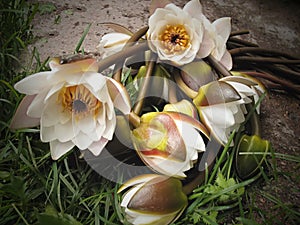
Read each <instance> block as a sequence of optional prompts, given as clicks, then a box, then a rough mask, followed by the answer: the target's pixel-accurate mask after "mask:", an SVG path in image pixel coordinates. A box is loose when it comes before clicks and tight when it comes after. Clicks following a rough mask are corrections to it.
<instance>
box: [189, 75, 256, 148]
mask: <svg viewBox="0 0 300 225" xmlns="http://www.w3.org/2000/svg"><path fill="white" fill-rule="evenodd" d="M257 85H258V84H257V83H255V82H254V80H251V79H247V78H239V77H234V76H233V77H228V78H227V77H226V78H224V79H223V78H222V79H220V80H219V81H213V82H211V83H209V84H207V85H204V86H202V87H201V88H200V89H199V92H198V95H197V96H196V97H195V98H194V100H193V102H194V104H195V105H196V106H197V108H198V111H199V114H200V118H201V121H202V122H203V123H204V124H205V125H206V126H207V127H208V128H209V130H210V131H211V133H212V134H213V135H214V137H215V138H216V139H217V140H218V141H219V142H220V143H221V144H222V145H226V144H227V142H228V138H229V136H230V134H231V132H232V131H233V130H237V129H238V128H239V127H240V125H241V123H243V122H244V121H245V116H244V114H246V113H247V110H246V107H245V105H246V104H249V103H251V102H252V99H251V97H253V98H254V99H258V98H259V94H258V92H256V91H255V90H254V89H253V86H257ZM232 144H233V143H232Z"/></svg>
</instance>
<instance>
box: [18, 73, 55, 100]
mask: <svg viewBox="0 0 300 225" xmlns="http://www.w3.org/2000/svg"><path fill="white" fill-rule="evenodd" d="M51 75H53V72H48V71H47V72H40V73H36V74H33V75H30V76H28V77H25V78H24V79H23V80H20V81H19V82H18V83H16V84H15V86H14V87H15V89H16V90H17V91H19V92H21V93H23V94H26V95H34V94H38V93H40V92H42V91H45V89H48V88H49V80H48V77H49V76H51Z"/></svg>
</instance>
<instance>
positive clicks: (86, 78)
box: [80, 72, 106, 94]
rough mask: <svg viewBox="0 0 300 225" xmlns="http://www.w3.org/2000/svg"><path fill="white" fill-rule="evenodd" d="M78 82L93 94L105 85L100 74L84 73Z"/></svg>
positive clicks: (103, 78)
mask: <svg viewBox="0 0 300 225" xmlns="http://www.w3.org/2000/svg"><path fill="white" fill-rule="evenodd" d="M80 82H81V83H82V84H84V85H85V86H86V87H87V88H88V89H89V90H90V91H91V92H93V93H94V94H95V93H98V92H99V91H100V90H102V89H103V87H104V86H105V85H106V77H105V76H103V75H102V74H101V73H96V72H85V73H84V75H83V76H82V80H81V81H80Z"/></svg>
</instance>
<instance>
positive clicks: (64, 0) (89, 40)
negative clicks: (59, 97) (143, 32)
mask: <svg viewBox="0 0 300 225" xmlns="http://www.w3.org/2000/svg"><path fill="white" fill-rule="evenodd" d="M31 1H34V0H31ZM35 1H37V0H35ZM38 2H43V3H45V4H46V5H49V3H52V4H53V5H54V6H55V9H53V10H51V13H46V12H45V13H44V14H42V15H37V17H36V18H35V20H34V34H35V35H36V36H37V37H38V38H37V41H36V42H35V43H34V45H33V46H35V47H36V48H37V49H38V51H39V53H40V56H41V59H42V60H44V59H46V58H47V57H49V56H50V57H52V56H59V55H64V54H71V53H72V52H73V51H74V49H75V47H76V45H77V43H78V41H79V39H80V37H81V35H82V33H83V31H84V29H85V28H86V27H87V25H88V24H90V23H91V24H92V25H91V28H90V31H89V33H88V35H87V37H86V39H85V41H84V43H83V46H84V49H85V51H87V52H95V51H96V46H97V45H98V42H99V40H100V37H101V36H102V35H103V34H105V33H106V32H108V29H106V28H105V27H104V26H103V25H101V23H103V22H115V23H119V24H122V25H124V26H126V27H128V28H129V29H131V30H133V31H136V30H137V29H139V28H141V27H142V26H145V25H146V24H147V21H148V16H149V13H148V5H149V3H150V1H149V0H148V1H147V0H129V1H119V0H104V1H99V0H86V1H83V0H60V1H56V0H49V1H38ZM173 2H174V3H175V4H176V5H178V6H184V4H185V3H186V2H187V1H184V0H176V1H173ZM201 3H202V5H203V11H204V14H205V15H206V16H207V17H208V18H210V20H212V21H213V20H214V19H217V18H219V17H223V16H230V17H232V30H233V31H236V30H244V29H247V30H250V35H248V36H246V37H247V39H248V40H250V41H252V42H254V43H257V44H259V45H260V46H261V47H265V48H270V49H276V50H281V51H283V52H287V53H290V54H293V55H296V56H300V23H299V21H300V7H299V6H300V2H299V1H292V0H281V1H280V0H272V1H269V0H265V1H264V0H252V1H249V0H209V1H208V0H202V1H201ZM42 5H43V4H42ZM33 46H31V48H33ZM299 111H300V101H299V99H297V98H295V97H293V96H290V95H289V94H287V93H280V92H277V93H274V92H272V93H270V94H269V95H268V97H267V98H266V99H265V100H264V101H263V104H262V113H261V122H262V128H263V138H265V139H268V140H270V141H271V143H272V146H273V148H274V149H275V151H276V152H279V153H284V154H290V155H299V153H300V127H299V124H300V113H299ZM277 163H278V168H279V170H281V171H282V172H284V173H292V174H293V176H289V177H286V176H279V177H278V179H277V180H276V179H273V180H271V182H270V184H269V185H264V186H263V187H257V188H261V189H263V190H269V193H271V194H273V195H275V196H277V197H279V199H280V200H281V201H282V202H283V203H284V204H293V205H298V204H299V203H300V179H299V176H298V175H299V168H298V167H297V165H296V164H293V163H291V162H288V161H282V160H278V162H277ZM254 201H255V202H256V205H257V207H262V208H263V209H265V210H266V211H268V210H273V209H272V206H273V203H271V202H270V201H268V200H267V199H265V198H263V197H262V196H259V195H256V196H255V197H254ZM297 210H299V208H298V209H297ZM273 214H274V216H278V214H280V213H278V212H277V211H276V210H274V212H273ZM277 222H279V223H278V224H284V221H281V222H280V221H277Z"/></svg>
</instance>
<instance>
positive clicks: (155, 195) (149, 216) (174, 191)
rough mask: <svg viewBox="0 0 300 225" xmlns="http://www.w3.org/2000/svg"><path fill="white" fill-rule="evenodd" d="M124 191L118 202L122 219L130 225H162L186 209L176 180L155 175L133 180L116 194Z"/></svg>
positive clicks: (185, 199) (141, 176)
mask: <svg viewBox="0 0 300 225" xmlns="http://www.w3.org/2000/svg"><path fill="white" fill-rule="evenodd" d="M125 190H127V191H126V192H125V193H124V195H123V197H122V202H121V207H123V208H124V211H125V214H126V219H127V220H128V222H130V223H132V224H134V225H150V224H151V225H153V224H156V225H166V224H170V223H172V222H174V221H175V220H176V219H177V218H178V217H179V216H180V215H181V214H182V212H183V210H184V209H185V208H186V206H187V203H188V201H187V196H186V195H185V194H184V193H183V191H182V184H181V182H180V180H178V179H176V178H173V177H167V176H163V175H157V174H146V175H140V176H137V177H134V178H132V179H130V180H129V181H127V182H126V183H125V184H123V185H122V186H121V187H120V189H119V190H118V193H120V192H123V191H125Z"/></svg>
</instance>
